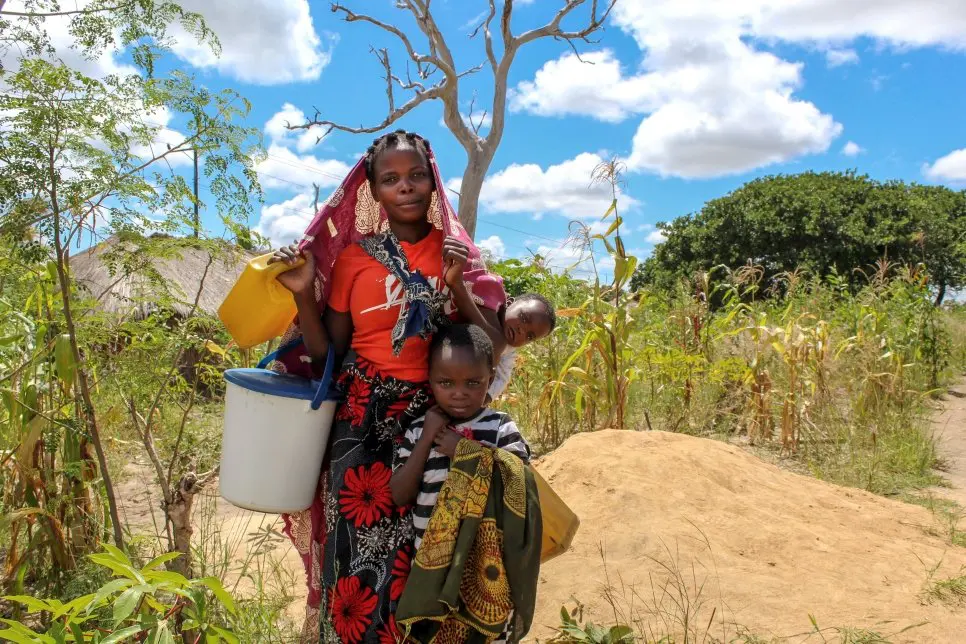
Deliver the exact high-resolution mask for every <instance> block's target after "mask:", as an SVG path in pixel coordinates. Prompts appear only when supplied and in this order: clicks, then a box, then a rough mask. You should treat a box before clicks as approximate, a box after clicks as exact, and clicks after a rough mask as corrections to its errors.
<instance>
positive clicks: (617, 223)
mask: <svg viewBox="0 0 966 644" xmlns="http://www.w3.org/2000/svg"><path fill="white" fill-rule="evenodd" d="M622 223H624V220H623V219H621V218H620V217H617V218H616V219H614V221H613V222H612V223H611V225H610V228H608V229H607V232H606V233H604V237H610V236H611V235H613V234H614V231H615V230H617V229H618V228H619V227H620V225H621V224H622Z"/></svg>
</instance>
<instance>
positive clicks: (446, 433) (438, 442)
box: [433, 427, 463, 458]
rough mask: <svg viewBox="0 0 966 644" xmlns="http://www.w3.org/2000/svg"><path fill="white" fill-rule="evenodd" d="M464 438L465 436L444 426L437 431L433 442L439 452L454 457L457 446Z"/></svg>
mask: <svg viewBox="0 0 966 644" xmlns="http://www.w3.org/2000/svg"><path fill="white" fill-rule="evenodd" d="M462 439H463V437H462V436H460V435H459V434H457V433H456V432H454V431H453V430H452V429H449V428H448V427H444V428H443V429H441V430H439V432H437V433H436V438H434V439H433V444H434V445H435V446H436V451H437V452H439V453H440V454H442V455H443V456H448V457H450V458H454V457H455V456H456V446H457V445H459V443H460V441H461V440H462Z"/></svg>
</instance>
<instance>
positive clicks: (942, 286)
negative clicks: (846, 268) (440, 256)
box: [460, 203, 946, 306]
mask: <svg viewBox="0 0 966 644" xmlns="http://www.w3.org/2000/svg"><path fill="white" fill-rule="evenodd" d="M462 205H463V204H462V203H460V206H462ZM945 298H946V282H945V281H941V282H939V292H938V293H936V304H935V305H936V306H942V304H943V300H944V299H945Z"/></svg>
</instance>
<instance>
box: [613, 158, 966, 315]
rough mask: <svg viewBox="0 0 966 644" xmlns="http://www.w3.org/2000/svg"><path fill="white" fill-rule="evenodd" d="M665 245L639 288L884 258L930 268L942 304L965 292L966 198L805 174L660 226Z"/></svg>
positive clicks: (771, 181)
mask: <svg viewBox="0 0 966 644" xmlns="http://www.w3.org/2000/svg"><path fill="white" fill-rule="evenodd" d="M659 227H660V230H661V231H662V232H663V233H664V234H665V236H666V240H665V241H664V242H662V243H661V244H658V245H657V247H656V248H655V249H654V254H653V255H652V256H651V257H650V258H649V259H647V260H646V261H645V262H644V264H643V265H642V266H641V268H640V269H639V270H638V272H637V274H636V275H635V276H634V280H633V282H632V287H633V288H639V287H641V286H643V285H645V284H654V285H657V286H659V287H665V288H666V287H670V286H672V285H673V284H674V283H675V282H677V281H678V280H679V279H681V278H683V277H690V276H692V275H694V273H695V272H697V271H707V270H710V269H711V268H713V267H715V266H727V267H730V268H738V267H741V266H746V265H749V264H751V265H754V266H757V267H760V269H761V270H762V271H763V272H764V281H763V283H768V282H770V280H771V278H772V277H774V276H776V275H778V274H780V273H784V272H790V271H795V270H796V269H803V270H805V271H807V272H809V273H811V274H814V275H816V276H826V275H829V274H832V273H837V274H839V275H841V276H842V277H844V278H845V279H846V280H848V281H849V282H850V283H852V284H853V285H854V284H855V283H856V282H857V280H859V279H860V276H859V275H858V274H857V273H855V269H856V268H863V267H868V266H871V265H872V264H874V263H876V262H877V261H878V260H880V259H882V258H886V259H888V260H889V261H893V262H900V263H907V264H919V263H922V264H923V265H925V267H926V268H927V270H928V271H929V274H930V276H931V279H932V282H933V284H932V285H933V288H934V289H935V293H936V302H937V304H938V303H941V302H942V300H943V298H944V296H945V294H946V292H947V290H948V289H956V288H961V287H963V286H966V193H964V192H955V191H953V190H950V189H948V188H943V187H939V186H921V185H907V184H905V183H903V182H901V181H889V182H879V181H875V180H872V179H870V178H869V177H868V176H865V175H859V174H856V173H855V172H846V173H834V172H822V173H815V172H806V173H803V174H798V175H778V176H771V177H764V178H761V179H756V180H754V181H751V182H749V183H747V184H745V185H744V186H742V187H741V188H739V189H737V190H735V191H734V192H732V193H731V194H729V195H727V196H724V197H721V198H719V199H713V200H711V201H709V202H708V203H707V204H705V206H704V207H703V208H702V209H701V210H700V211H699V212H698V213H695V214H690V215H686V216H684V217H679V218H677V219H675V220H673V221H671V222H670V223H663V224H660V226H659Z"/></svg>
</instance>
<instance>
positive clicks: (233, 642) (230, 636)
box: [211, 626, 241, 644]
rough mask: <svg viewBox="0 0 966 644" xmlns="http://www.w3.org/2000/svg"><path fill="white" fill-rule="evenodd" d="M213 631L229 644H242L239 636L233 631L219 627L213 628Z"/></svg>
mask: <svg viewBox="0 0 966 644" xmlns="http://www.w3.org/2000/svg"><path fill="white" fill-rule="evenodd" d="M211 630H213V631H214V632H215V633H216V634H217V635H218V637H220V638H222V639H223V640H225V641H226V642H228V643H229V644H241V640H239V639H238V636H237V635H235V634H234V633H232V632H231V631H228V630H225V629H224V628H221V627H218V626H212V627H211Z"/></svg>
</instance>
